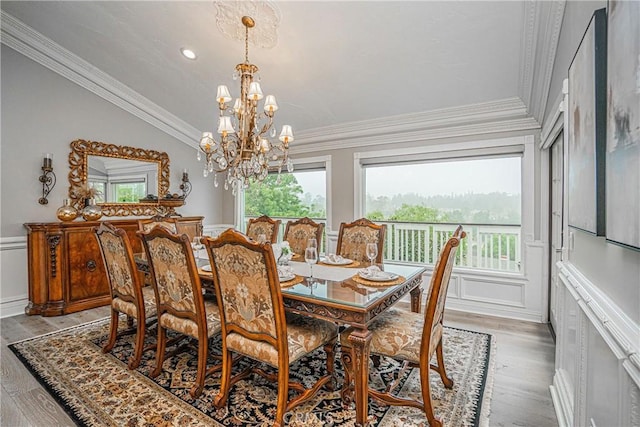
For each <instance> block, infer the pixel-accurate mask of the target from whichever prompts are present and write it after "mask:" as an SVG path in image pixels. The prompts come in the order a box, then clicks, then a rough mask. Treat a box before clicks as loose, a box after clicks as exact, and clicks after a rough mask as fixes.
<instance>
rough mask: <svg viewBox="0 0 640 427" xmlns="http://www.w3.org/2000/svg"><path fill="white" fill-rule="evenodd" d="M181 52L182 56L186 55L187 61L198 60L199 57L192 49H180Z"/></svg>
mask: <svg viewBox="0 0 640 427" xmlns="http://www.w3.org/2000/svg"><path fill="white" fill-rule="evenodd" d="M180 52H182V55H184V57H185V58H187V59H196V58H197V55H196V53H195V52H194V51H192V50H191V49H187V48H185V47H183V48H182V49H180Z"/></svg>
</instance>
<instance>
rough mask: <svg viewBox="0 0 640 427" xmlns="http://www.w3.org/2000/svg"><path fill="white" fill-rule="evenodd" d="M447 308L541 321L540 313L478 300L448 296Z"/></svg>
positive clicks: (528, 320)
mask: <svg viewBox="0 0 640 427" xmlns="http://www.w3.org/2000/svg"><path fill="white" fill-rule="evenodd" d="M446 304H447V305H446V308H447V310H455V311H463V312H465V313H471V314H481V315H484V316H493V317H502V318H505V319H515V320H524V321H527V322H535V323H541V320H540V313H538V312H537V311H527V310H525V309H518V308H515V307H499V306H498V305H495V304H483V303H479V302H476V301H463V300H458V299H455V298H451V297H447V303H446Z"/></svg>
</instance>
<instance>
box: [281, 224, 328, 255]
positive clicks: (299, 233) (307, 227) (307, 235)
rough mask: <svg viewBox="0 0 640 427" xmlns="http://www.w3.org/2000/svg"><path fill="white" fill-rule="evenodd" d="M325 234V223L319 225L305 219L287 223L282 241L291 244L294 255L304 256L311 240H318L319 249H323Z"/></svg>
mask: <svg viewBox="0 0 640 427" xmlns="http://www.w3.org/2000/svg"><path fill="white" fill-rule="evenodd" d="M323 232H324V224H323V223H321V222H320V223H318V222H315V221H313V220H311V219H310V218H307V217H304V218H300V219H298V220H296V221H289V222H287V226H286V228H285V230H284V237H283V238H282V240H286V241H287V242H289V247H290V248H291V250H292V251H293V253H294V254H299V255H302V256H304V251H305V249H306V248H307V242H308V241H309V239H312V238H314V239H316V242H318V247H321V245H322V233H323Z"/></svg>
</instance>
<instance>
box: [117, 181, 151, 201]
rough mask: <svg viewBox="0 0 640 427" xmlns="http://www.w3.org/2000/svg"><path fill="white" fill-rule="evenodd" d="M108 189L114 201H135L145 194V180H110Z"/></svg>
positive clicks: (142, 197)
mask: <svg viewBox="0 0 640 427" xmlns="http://www.w3.org/2000/svg"><path fill="white" fill-rule="evenodd" d="M109 190H110V197H109V200H113V201H114V203H127V202H136V203H137V202H138V201H139V200H140V199H144V198H145V196H146V195H147V182H146V180H145V179H143V178H139V179H127V180H117V181H111V182H110V183H109Z"/></svg>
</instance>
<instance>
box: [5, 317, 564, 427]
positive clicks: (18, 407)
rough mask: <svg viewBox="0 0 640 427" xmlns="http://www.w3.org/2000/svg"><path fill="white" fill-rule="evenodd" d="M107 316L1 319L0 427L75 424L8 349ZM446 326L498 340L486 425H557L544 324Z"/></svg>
mask: <svg viewBox="0 0 640 427" xmlns="http://www.w3.org/2000/svg"><path fill="white" fill-rule="evenodd" d="M108 314H109V311H108V307H100V308H96V309H92V310H86V311H83V312H80V313H75V314H71V315H67V316H59V317H40V316H25V315H21V316H15V317H9V318H5V319H1V320H0V326H1V329H2V333H1V347H0V360H1V366H0V373H1V383H2V386H1V388H0V390H1V396H0V404H1V411H0V425H2V426H11V427H13V426H71V425H74V424H73V422H72V421H71V419H70V418H69V417H68V416H67V415H66V413H65V412H64V410H63V409H62V408H61V407H60V406H59V405H58V404H57V403H56V402H55V401H54V399H53V398H52V397H51V396H50V395H49V394H48V393H47V392H46V391H45V390H44V388H42V386H41V385H40V384H39V383H38V382H37V381H36V380H35V379H34V378H33V377H32V376H31V375H30V374H29V372H28V371H27V370H26V369H25V368H24V367H23V365H22V363H21V362H20V361H19V360H18V359H17V358H16V357H15V355H14V354H13V353H12V352H11V350H9V349H8V348H7V345H8V344H9V343H12V342H15V341H20V340H22V339H26V338H30V337H34V336H38V335H42V334H45V333H49V332H53V331H56V330H58V329H62V328H66V327H69V326H74V325H79V324H82V323H85V322H89V321H91V320H95V319H100V318H103V317H106V316H107V315H108ZM445 325H448V326H454V327H459V328H464V329H469V330H475V331H480V332H487V333H490V334H492V335H494V336H495V338H496V350H497V351H496V354H495V363H496V374H495V379H494V384H493V394H492V399H491V415H490V419H489V425H490V426H499V427H502V426H505V427H506V426H532V427H533V426H536V427H547V426H557V425H558V422H557V420H556V416H555V411H554V408H553V404H552V402H551V395H550V393H549V385H550V384H551V382H552V379H553V370H554V357H555V345H554V343H553V340H552V338H551V334H550V332H549V330H548V327H547V325H544V324H538V323H531V322H522V321H517V320H509V319H502V318H497V317H489V316H480V315H473V314H467V313H461V312H453V311H447V312H446V313H445Z"/></svg>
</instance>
